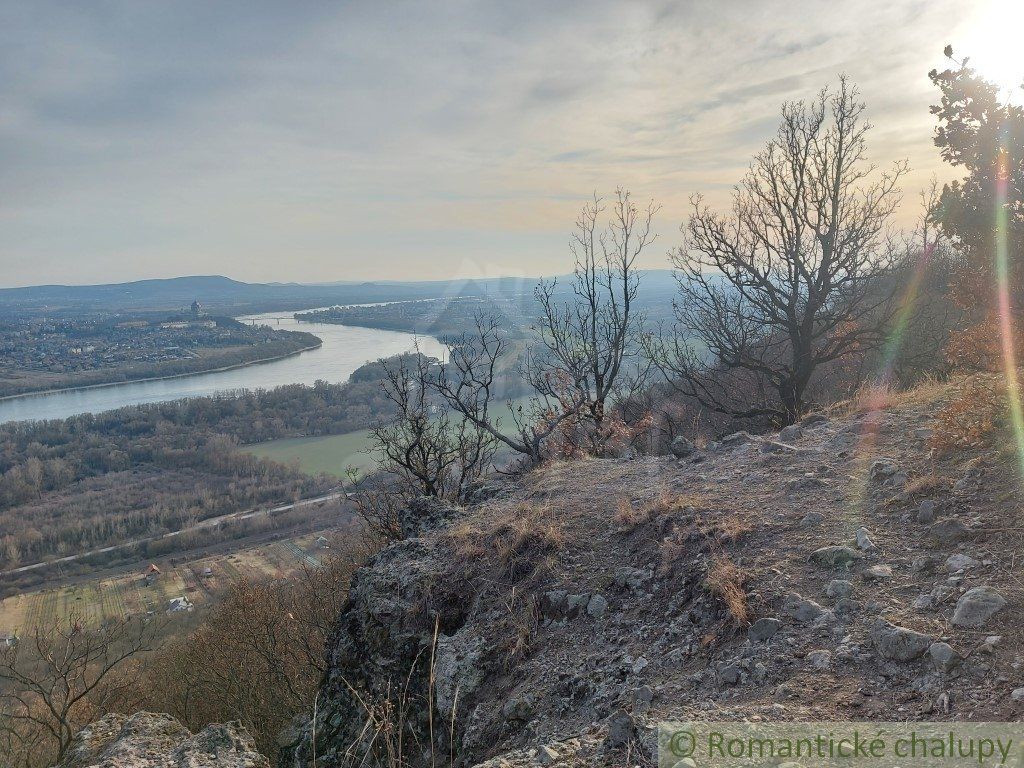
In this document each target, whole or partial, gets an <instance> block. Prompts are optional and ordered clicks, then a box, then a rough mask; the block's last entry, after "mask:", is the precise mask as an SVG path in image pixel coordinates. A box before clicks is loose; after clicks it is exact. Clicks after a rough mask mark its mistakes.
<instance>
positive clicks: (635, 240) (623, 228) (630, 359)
mask: <svg viewBox="0 0 1024 768" xmlns="http://www.w3.org/2000/svg"><path fill="white" fill-rule="evenodd" d="M658 210H659V206H657V205H655V204H654V202H653V201H652V202H650V203H649V204H648V205H647V207H646V208H645V209H643V210H641V209H640V208H639V207H638V206H637V205H636V203H635V202H633V200H632V198H631V196H630V193H629V192H628V191H626V190H623V189H622V188H619V189H616V190H615V201H614V203H613V204H612V207H611V213H610V216H609V221H608V223H607V224H606V225H605V226H604V228H603V229H602V228H601V224H600V221H601V217H602V214H604V212H605V206H604V204H603V202H602V200H601V199H600V198H598V197H597V196H596V195H595V196H594V199H593V201H592V202H589V203H587V204H586V205H585V206H584V207H583V210H582V211H581V212H580V215H579V217H578V218H577V219H576V230H575V232H574V233H573V237H572V243H571V248H572V253H573V257H574V266H573V276H572V295H571V297H570V298H569V299H568V300H566V299H564V298H563V295H562V294H561V293H560V292H559V291H558V282H557V280H552V281H550V282H544V281H542V282H541V284H540V285H539V286H538V287H537V290H536V296H537V300H538V302H539V303H540V307H541V318H540V323H539V325H538V327H537V329H536V330H537V331H538V334H539V338H540V345H541V349H542V350H543V351H544V352H545V354H544V355H543V356H541V357H539V358H538V362H539V363H540V364H541V365H542V366H543V367H544V368H546V369H547V370H549V371H552V370H553V371H558V372H560V373H561V375H562V376H563V377H564V378H566V379H567V380H569V381H571V382H573V383H574V385H575V386H578V387H579V388H580V389H581V393H582V399H583V410H582V413H583V415H585V416H586V417H587V418H588V419H589V420H590V421H591V422H592V424H593V427H594V431H595V432H596V433H597V434H598V435H600V433H601V432H602V429H603V427H604V420H605V417H606V412H607V406H608V402H609V400H610V399H611V398H612V397H613V396H619V397H622V398H624V397H625V396H627V395H628V394H629V393H630V392H632V391H633V390H634V389H635V388H638V387H639V386H641V385H642V383H643V379H644V376H643V373H644V372H645V366H644V364H643V358H642V355H641V354H640V344H639V341H640V334H641V330H642V327H643V317H642V315H641V314H640V313H639V312H638V311H637V308H636V306H635V303H636V297H637V291H638V290H639V284H640V280H639V275H638V274H637V271H636V268H635V264H636V260H637V258H638V257H639V256H640V255H641V253H643V251H644V249H645V248H646V247H647V246H649V245H650V244H651V243H652V242H654V239H655V237H656V235H655V234H654V233H653V232H652V231H651V225H652V222H653V220H654V216H655V214H656V213H657V212H658ZM617 388H618V389H617ZM622 390H626V391H622Z"/></svg>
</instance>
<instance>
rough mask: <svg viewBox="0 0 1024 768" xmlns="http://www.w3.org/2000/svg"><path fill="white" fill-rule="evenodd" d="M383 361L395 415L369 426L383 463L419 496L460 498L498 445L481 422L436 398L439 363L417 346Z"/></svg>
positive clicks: (386, 390) (487, 465)
mask: <svg viewBox="0 0 1024 768" xmlns="http://www.w3.org/2000/svg"><path fill="white" fill-rule="evenodd" d="M381 363H382V365H383V366H384V380H383V382H382V387H383V390H384V395H385V397H387V399H388V400H390V401H391V402H392V403H393V404H394V406H395V408H396V411H397V416H396V418H395V419H394V420H392V421H389V422H386V423H382V424H378V425H377V426H375V427H373V428H372V429H371V434H372V437H373V443H374V449H375V451H376V452H377V453H378V455H379V457H380V464H381V468H382V469H383V470H384V471H385V472H386V473H389V474H391V475H393V476H395V477H396V478H398V479H399V481H400V484H401V486H402V487H403V488H405V489H408V490H409V491H410V492H412V493H414V494H416V495H423V496H435V497H437V498H444V499H449V500H452V501H457V500H459V499H461V497H462V494H463V492H464V491H465V490H466V488H467V486H468V485H469V484H470V483H472V482H473V481H474V480H477V479H479V478H480V476H481V475H482V474H483V473H484V472H486V471H487V470H488V469H489V468H490V466H491V460H492V459H493V457H494V452H495V449H496V444H495V440H494V437H493V436H492V435H491V434H490V433H489V432H488V431H487V430H485V429H483V428H481V426H480V425H478V424H476V423H475V422H473V421H470V420H468V419H465V418H463V417H462V415H461V414H459V413H457V412H453V411H452V410H451V409H450V408H449V406H448V403H447V401H446V400H444V399H443V398H438V397H436V391H437V386H436V383H437V378H438V376H439V375H440V373H441V369H440V366H439V365H438V364H437V362H436V361H433V360H431V359H429V358H427V357H425V356H424V355H422V354H420V353H419V351H418V350H417V351H416V352H415V353H414V354H411V355H402V356H400V357H399V358H398V359H397V361H384V360H382V361H381Z"/></svg>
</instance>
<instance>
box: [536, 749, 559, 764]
mask: <svg viewBox="0 0 1024 768" xmlns="http://www.w3.org/2000/svg"><path fill="white" fill-rule="evenodd" d="M560 757H561V755H560V754H559V753H558V750H556V749H553V748H552V747H549V746H547V745H546V744H545V745H544V746H542V747H541V748H540V749H538V750H537V761H538V762H539V763H540V764H541V765H551V764H552V763H553V762H555V761H556V760H557V759H558V758H560Z"/></svg>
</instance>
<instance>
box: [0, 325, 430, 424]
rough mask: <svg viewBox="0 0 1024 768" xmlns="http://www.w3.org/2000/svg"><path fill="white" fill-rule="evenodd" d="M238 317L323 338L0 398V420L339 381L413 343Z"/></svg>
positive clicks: (405, 337)
mask: <svg viewBox="0 0 1024 768" xmlns="http://www.w3.org/2000/svg"><path fill="white" fill-rule="evenodd" d="M238 319H239V320H241V321H243V322H251V321H255V322H256V323H257V324H262V325H269V326H271V327H273V328H278V329H281V330H301V331H308V332H309V333H312V334H314V335H316V336H319V337H320V338H321V339H323V342H324V343H323V346H322V347H320V348H319V349H314V350H310V351H309V352H301V353H299V354H297V355H292V356H291V357H286V358H283V359H281V360H274V361H272V362H269V363H257V364H255V365H248V366H245V367H242V368H235V369H233V370H230V371H219V372H216V373H197V374H192V375H189V376H180V377H177V378H173V379H160V380H156V381H139V382H134V383H127V384H111V385H109V386H102V387H93V388H90V389H75V390H64V391H61V392H50V393H46V394H39V395H24V396H21V397H15V398H11V399H7V400H0V423H4V422H8V421H23V420H27V419H62V418H65V417H67V416H73V415H75V414H79V413H100V412H101V411H109V410H113V409H114V408H121V407H122V406H125V405H139V404H140V403H158V402H163V401H165V400H178V399H180V398H184V397H200V396H203V395H213V394H219V393H225V392H231V391H237V390H240V389H271V388H273V387H279V386H281V385H282V384H313V383H314V382H315V381H317V380H318V379H323V380H325V381H330V382H339V381H344V380H345V379H347V378H348V376H349V374H351V373H352V372H353V371H354V370H356V368H358V367H359V366H361V365H362V364H363V363H366V362H368V361H370V360H377V359H379V358H382V357H389V356H391V355H397V354H399V353H401V352H407V351H409V350H410V349H412V347H413V344H414V343H415V337H414V336H413V335H412V334H408V333H396V332H394V331H380V330H376V329H374V328H355V327H351V326H347V325H328V324H326V323H301V322H299V321H298V320H295V319H294V318H292V316H291V313H289V312H270V313H267V314H263V315H250V316H247V317H240V318H238ZM419 342H420V350H421V351H422V352H423V353H424V354H427V355H432V356H437V357H440V354H441V351H442V347H441V344H440V342H438V341H437V340H436V339H434V338H431V337H420V339H419Z"/></svg>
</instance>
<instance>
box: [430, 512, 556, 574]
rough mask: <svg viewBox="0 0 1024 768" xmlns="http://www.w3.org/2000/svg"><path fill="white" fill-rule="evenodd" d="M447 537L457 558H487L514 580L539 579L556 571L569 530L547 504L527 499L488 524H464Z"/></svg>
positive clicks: (460, 560) (459, 560)
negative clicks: (534, 502) (529, 501)
mask: <svg viewBox="0 0 1024 768" xmlns="http://www.w3.org/2000/svg"><path fill="white" fill-rule="evenodd" d="M448 539H449V541H450V543H451V546H452V555H453V559H454V560H455V561H456V562H465V563H480V562H487V563H489V564H492V565H495V566H497V569H498V570H499V571H500V573H501V574H502V575H503V576H504V577H505V578H507V579H509V580H511V581H518V580H521V579H529V580H530V581H538V580H540V579H542V578H543V577H544V576H545V575H548V574H550V573H551V572H553V570H554V568H555V567H556V565H557V561H558V556H559V554H560V553H561V552H562V551H563V550H564V549H565V547H566V545H567V544H568V542H569V534H568V532H567V531H566V528H565V525H564V523H563V521H562V520H561V519H560V518H559V516H558V515H557V514H555V513H553V512H552V510H551V508H550V507H549V506H548V505H546V504H531V503H526V502H524V503H521V504H519V505H518V506H517V507H515V509H513V510H511V511H510V512H509V513H508V514H506V515H503V516H502V517H501V518H500V519H498V520H494V521H491V522H490V523H489V524H484V525H481V524H477V525H473V524H469V523H464V524H461V525H459V526H457V527H456V528H455V529H453V530H452V532H451V533H450V534H449V536H448Z"/></svg>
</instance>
